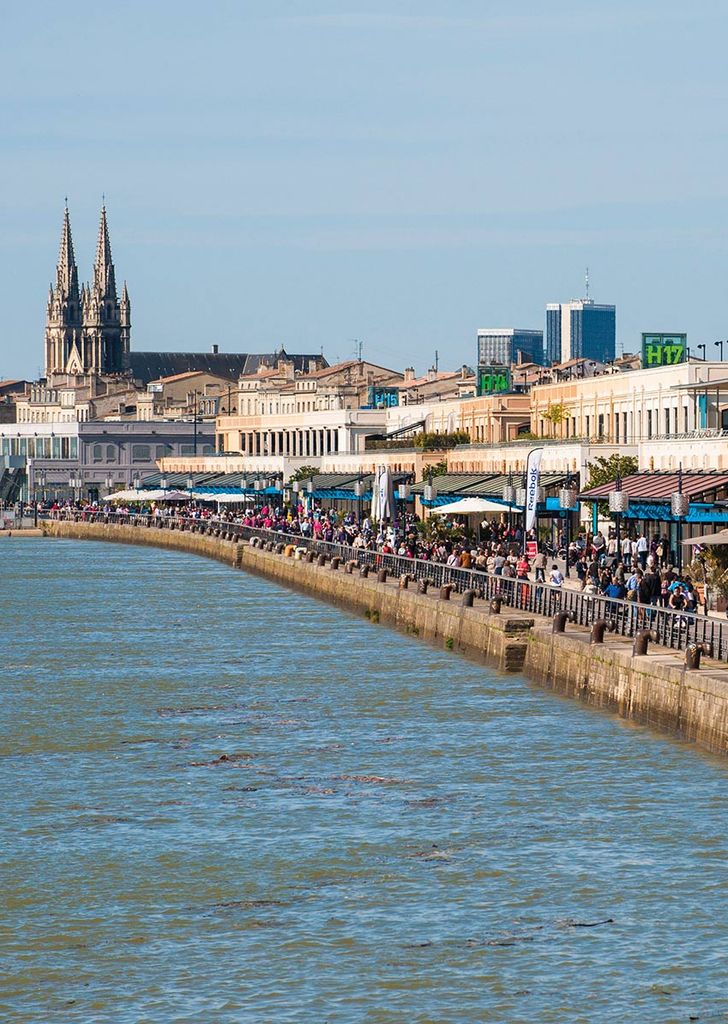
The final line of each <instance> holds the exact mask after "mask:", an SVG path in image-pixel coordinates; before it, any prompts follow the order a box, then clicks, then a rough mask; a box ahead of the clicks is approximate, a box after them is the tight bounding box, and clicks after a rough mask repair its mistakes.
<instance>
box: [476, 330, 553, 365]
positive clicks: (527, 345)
mask: <svg viewBox="0 0 728 1024" xmlns="http://www.w3.org/2000/svg"><path fill="white" fill-rule="evenodd" d="M519 352H520V359H519ZM517 362H522V363H539V364H540V365H543V331H527V330H519V329H518V328H517V327H481V328H480V329H479V330H478V365H479V366H510V364H511V363H517Z"/></svg>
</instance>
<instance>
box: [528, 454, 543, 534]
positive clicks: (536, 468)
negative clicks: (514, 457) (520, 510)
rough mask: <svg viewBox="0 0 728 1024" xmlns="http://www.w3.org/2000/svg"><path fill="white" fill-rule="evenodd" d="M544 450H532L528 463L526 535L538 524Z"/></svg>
mask: <svg viewBox="0 0 728 1024" xmlns="http://www.w3.org/2000/svg"><path fill="white" fill-rule="evenodd" d="M542 455H543V448H532V449H531V451H530V452H529V453H528V462H527V463H526V533H528V531H529V530H532V529H533V527H534V524H535V522H536V506H537V505H538V482H539V479H540V478H541V456H542Z"/></svg>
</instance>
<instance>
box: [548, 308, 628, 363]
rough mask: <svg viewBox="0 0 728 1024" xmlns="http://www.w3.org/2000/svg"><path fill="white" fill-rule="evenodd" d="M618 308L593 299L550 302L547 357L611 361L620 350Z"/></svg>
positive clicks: (550, 360)
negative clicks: (618, 341) (618, 344)
mask: <svg viewBox="0 0 728 1024" xmlns="http://www.w3.org/2000/svg"><path fill="white" fill-rule="evenodd" d="M616 340H617V310H616V307H615V306H604V305H598V304H597V303H596V302H593V301H592V300H591V299H576V300H574V301H573V302H561V303H559V302H550V303H549V304H548V305H547V306H546V360H547V362H549V363H565V362H566V361H567V360H569V359H580V358H584V359H595V360H597V361H598V362H600V363H608V362H610V361H611V360H612V359H614V356H615V354H616Z"/></svg>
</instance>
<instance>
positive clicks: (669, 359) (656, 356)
mask: <svg viewBox="0 0 728 1024" xmlns="http://www.w3.org/2000/svg"><path fill="white" fill-rule="evenodd" d="M687 357H688V336H687V334H643V335H642V366H643V368H649V367H652V366H674V365H675V364H676V363H684V362H685V361H686V359H687Z"/></svg>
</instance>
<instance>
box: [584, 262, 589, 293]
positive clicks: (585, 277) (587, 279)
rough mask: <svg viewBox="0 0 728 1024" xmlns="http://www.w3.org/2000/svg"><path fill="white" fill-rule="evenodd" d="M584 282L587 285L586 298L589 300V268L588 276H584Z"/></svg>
mask: <svg viewBox="0 0 728 1024" xmlns="http://www.w3.org/2000/svg"><path fill="white" fill-rule="evenodd" d="M584 281H585V283H586V297H587V299H588V298H589V267H587V268H586V274H585V276H584Z"/></svg>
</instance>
